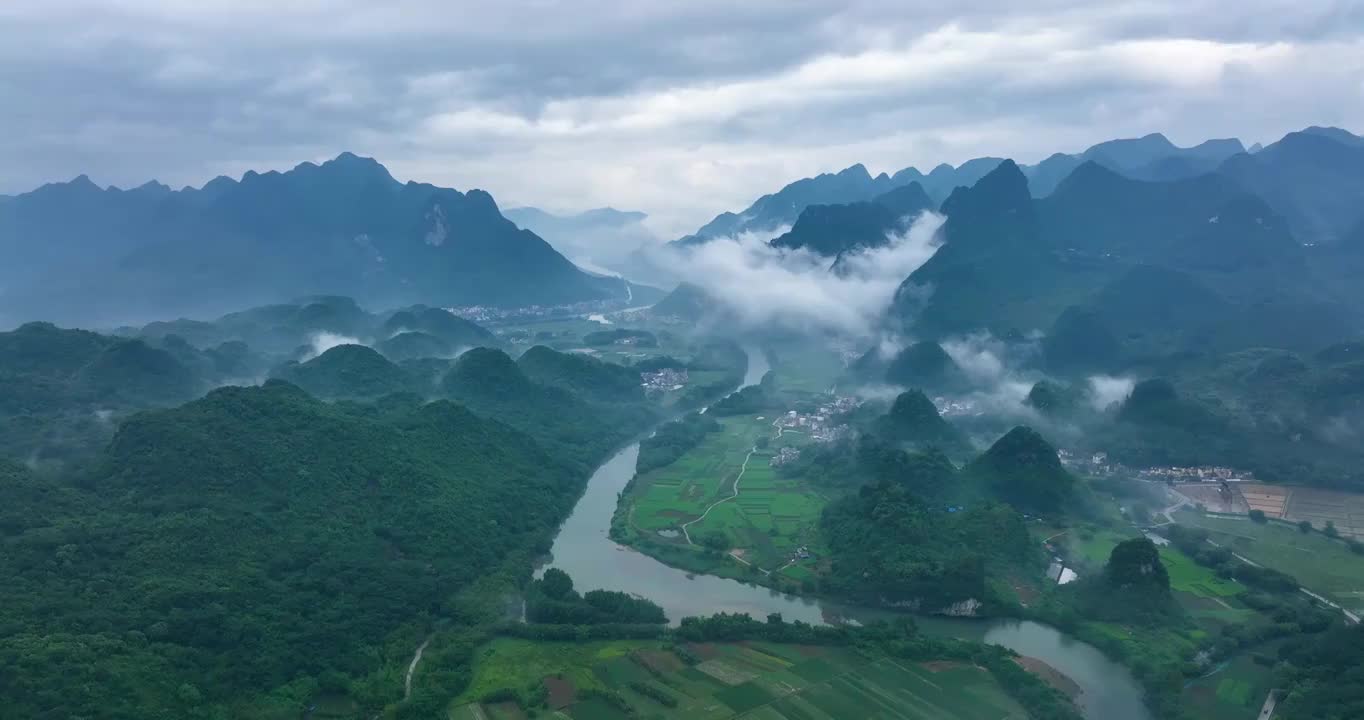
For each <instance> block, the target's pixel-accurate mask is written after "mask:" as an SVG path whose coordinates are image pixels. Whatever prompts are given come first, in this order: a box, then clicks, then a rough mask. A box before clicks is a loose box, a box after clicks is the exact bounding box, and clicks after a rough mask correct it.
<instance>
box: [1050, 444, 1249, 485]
mask: <svg viewBox="0 0 1364 720" xmlns="http://www.w3.org/2000/svg"><path fill="white" fill-rule="evenodd" d="M1056 455H1057V457H1059V458H1060V459H1061V464H1062V465H1065V466H1066V467H1067V468H1069V469H1070V470H1073V471H1075V472H1079V473H1082V474H1085V475H1092V476H1106V475H1122V476H1127V477H1135V478H1140V479H1142V480H1150V481H1155V482H1167V483H1190V482H1205V483H1229V482H1254V481H1255V476H1254V475H1252V474H1251V473H1249V472H1247V471H1244V470H1237V469H1235V468H1229V467H1221V466H1215V465H1200V466H1196V467H1180V466H1177V465H1170V466H1164V467H1149V468H1143V469H1137V468H1130V467H1127V466H1125V465H1122V464H1120V463H1116V462H1113V461H1111V460H1109V459H1108V453H1105V452H1096V453H1076V452H1071V451H1070V450H1064V449H1063V450H1057V451H1056Z"/></svg>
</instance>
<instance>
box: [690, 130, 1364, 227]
mask: <svg viewBox="0 0 1364 720" xmlns="http://www.w3.org/2000/svg"><path fill="white" fill-rule="evenodd" d="M1296 135H1307V136H1311V137H1312V139H1316V140H1322V141H1328V142H1331V143H1334V144H1337V145H1344V146H1346V147H1348V148H1351V149H1352V150H1354V149H1358V148H1361V147H1364V145H1361V143H1364V140H1361V138H1359V137H1358V136H1355V135H1353V134H1352V133H1350V132H1348V131H1346V130H1342V129H1340V128H1317V127H1313V128H1308V129H1306V130H1303V131H1302V132H1301V133H1291V134H1290V135H1289V136H1288V137H1285V138H1284V139H1283V140H1281V141H1279V142H1278V143H1274V144H1272V145H1270V146H1269V147H1270V148H1275V150H1274V152H1271V153H1270V154H1269V155H1267V156H1264V157H1261V156H1259V153H1258V150H1257V151H1256V155H1255V157H1254V159H1253V160H1252V159H1251V155H1250V152H1249V151H1247V149H1246V148H1245V146H1244V145H1243V144H1242V143H1241V141H1240V140H1237V139H1235V138H1228V139H1214V140H1207V141H1204V142H1202V143H1199V144H1198V145H1195V146H1193V147H1187V148H1181V147H1179V146H1176V145H1175V144H1174V143H1172V142H1170V141H1169V139H1167V138H1166V137H1165V136H1164V135H1161V134H1159V133H1152V134H1149V135H1145V136H1143V137H1140V138H1130V139H1117V140H1109V141H1105V142H1102V143H1098V144H1096V145H1094V146H1091V147H1090V148H1088V149H1086V150H1084V151H1083V152H1080V153H1074V154H1067V153H1059V152H1058V153H1056V154H1053V155H1051V156H1050V157H1048V158H1047V159H1045V160H1043V161H1041V162H1039V163H1037V164H1035V165H1020V168H1021V170H1022V172H1023V174H1024V176H1025V177H1027V179H1028V185H1029V190H1030V192H1031V194H1032V195H1033V196H1034V197H1037V198H1041V197H1045V196H1047V195H1050V194H1051V193H1052V192H1053V191H1055V190H1056V188H1057V187H1058V186H1059V185H1060V183H1061V182H1062V181H1063V180H1064V179H1065V178H1066V177H1067V176H1069V175H1070V174H1071V173H1072V172H1073V171H1074V170H1076V169H1077V168H1079V167H1080V166H1081V165H1084V164H1085V163H1087V162H1092V163H1095V164H1098V165H1100V166H1103V167H1105V168H1108V169H1109V170H1112V171H1114V172H1117V173H1119V174H1122V175H1124V176H1127V177H1130V178H1132V179H1136V180H1151V181H1172V180H1182V179H1186V178H1192V177H1195V176H1197V175H1201V174H1206V173H1210V172H1218V173H1222V174H1226V175H1228V176H1230V177H1233V178H1238V179H1239V180H1241V182H1242V184H1243V185H1245V186H1246V188H1247V189H1250V190H1256V185H1257V183H1258V184H1259V185H1260V186H1267V185H1269V184H1271V180H1270V179H1269V176H1271V175H1274V174H1275V171H1274V170H1272V169H1270V168H1274V167H1275V166H1277V165H1280V164H1283V163H1292V162H1293V158H1296V157H1299V156H1300V155H1301V154H1302V153H1303V152H1307V151H1308V149H1306V148H1301V147H1298V146H1299V145H1303V144H1306V142H1305V141H1302V139H1301V138H1295V137H1294V136H1296ZM1285 156H1287V157H1285ZM1347 156H1348V153H1347ZM1002 160H1003V158H999V157H983V158H976V159H974V160H969V161H967V162H965V163H962V164H961V165H959V166H956V167H953V166H952V165H948V164H943V165H939V166H937V167H935V168H934V169H933V170H932V171H930V172H928V173H926V174H925V173H923V172H921V171H919V170H918V169H917V168H913V167H909V168H905V169H903V170H900V171H898V172H896V173H894V174H893V175H890V176H887V175H886V174H885V173H882V174H881V175H878V176H876V177H872V176H871V174H870V173H869V172H868V171H867V169H866V168H865V167H864V166H862V165H861V164H858V165H853V166H852V167H849V168H847V169H845V170H842V171H840V172H838V173H826V174H822V175H819V176H816V177H813V178H805V179H802V180H797V181H795V182H793V183H790V184H788V185H787V186H785V187H783V188H782V189H781V190H780V191H778V192H776V193H773V194H770V195H764V196H762V197H761V198H759V199H758V200H757V201H755V202H754V203H753V204H752V205H750V206H749V207H748V208H747V209H745V210H743V211H742V212H739V213H722V214H720V215H719V216H717V217H716V218H715V219H714V220H712V221H711V222H709V223H707V224H706V225H704V226H702V227H701V228H700V229H698V230H697V231H696V232H695V233H693V234H691V235H688V236H686V237H683V238H680V239H679V240H677V241H675V243H676V244H681V245H688V244H695V243H697V242H703V241H705V240H708V239H711V238H716V237H725V236H731V235H736V234H738V233H744V232H750V233H758V234H763V233H771V232H772V231H774V230H776V229H778V228H781V227H783V226H789V225H793V224H794V223H795V222H796V221H797V219H798V218H799V216H800V214H801V212H802V211H804V209H805V208H806V207H807V206H809V205H817V204H822V205H834V204H846V203H853V202H863V201H868V200H871V199H873V198H874V197H875V196H877V195H880V194H882V193H884V192H886V191H888V190H890V189H893V188H896V187H901V186H904V185H908V184H909V183H911V182H917V183H919V184H920V185H921V186H922V187H923V188H924V190H925V191H926V192H927V194H928V195H929V197H930V198H932V200H933V202H934V204H941V203H942V202H943V201H944V200H946V199H947V197H948V196H949V195H951V194H952V191H953V190H954V189H955V188H957V187H960V186H970V185H974V184H975V183H976V181H978V180H980V179H981V178H982V177H984V176H985V175H986V174H987V173H989V172H990V171H992V170H994V169H995V167H997V166H998V165H999V163H1000V162H1001V161H1002ZM1352 162H1353V161H1350V160H1348V159H1341V160H1340V161H1339V163H1338V164H1337V167H1342V166H1346V165H1350V164H1351V163H1352ZM1357 165H1358V163H1357V162H1353V166H1354V167H1357ZM1304 172H1306V173H1307V174H1308V176H1311V178H1310V179H1311V181H1309V182H1308V183H1307V186H1308V187H1307V188H1305V189H1304V188H1302V187H1301V186H1298V185H1296V184H1295V185H1294V187H1297V190H1296V192H1297V193H1298V195H1297V196H1295V197H1294V198H1293V199H1292V200H1289V199H1285V200H1284V204H1285V206H1286V205H1287V204H1288V203H1291V202H1300V203H1303V204H1305V205H1307V206H1309V207H1315V206H1316V205H1318V204H1319V203H1320V202H1321V201H1319V200H1316V199H1313V198H1311V197H1310V196H1311V195H1312V194H1313V193H1314V192H1315V191H1314V190H1312V189H1311V188H1312V187H1314V186H1319V187H1320V189H1321V190H1322V191H1324V192H1325V193H1326V194H1327V196H1328V197H1342V196H1348V193H1349V192H1353V191H1352V190H1349V189H1348V188H1339V189H1337V188H1332V187H1330V186H1329V181H1328V180H1327V177H1326V172H1327V171H1326V170H1325V168H1318V169H1315V170H1305V171H1304ZM1341 172H1343V173H1344V175H1345V176H1346V177H1347V178H1350V180H1348V182H1356V181H1355V180H1354V179H1353V178H1356V177H1357V171H1350V170H1343V171H1341ZM1258 173H1263V175H1264V177H1263V178H1260V177H1259V176H1258ZM1313 173H1315V175H1313ZM1283 185H1284V187H1283V188H1282V189H1281V190H1279V192H1280V193H1282V194H1290V193H1291V192H1294V191H1292V190H1290V189H1289V187H1288V185H1289V183H1287V182H1284V183H1283ZM1349 187H1353V186H1349ZM1266 199H1267V200H1269V198H1268V197H1267V198H1266ZM1327 202H1329V201H1327ZM1271 205H1274V206H1275V208H1276V209H1277V210H1279V212H1280V213H1281V214H1285V215H1289V214H1291V213H1288V212H1285V209H1284V208H1281V207H1279V206H1278V205H1277V204H1275V202H1274V201H1273V200H1271ZM1321 212H1326V213H1327V214H1330V211H1329V210H1323V211H1321ZM1318 214H1320V212H1315V211H1313V212H1308V213H1307V215H1308V216H1310V217H1315V216H1317V215H1318ZM1352 219H1353V218H1352ZM1309 222H1310V221H1308V220H1306V219H1304V220H1303V222H1302V223H1301V224H1299V223H1298V221H1297V220H1296V219H1295V220H1294V223H1295V230H1296V231H1297V232H1299V233H1300V234H1302V235H1303V237H1304V241H1317V240H1320V239H1323V237H1322V232H1329V233H1338V232H1339V231H1340V229H1341V228H1339V227H1337V226H1334V225H1331V224H1329V223H1327V224H1326V225H1325V229H1323V228H1322V227H1311V226H1309V224H1308V223H1309ZM1309 229H1310V230H1311V232H1308V231H1309ZM1325 237H1335V235H1329V234H1328V235H1326V236H1325Z"/></svg>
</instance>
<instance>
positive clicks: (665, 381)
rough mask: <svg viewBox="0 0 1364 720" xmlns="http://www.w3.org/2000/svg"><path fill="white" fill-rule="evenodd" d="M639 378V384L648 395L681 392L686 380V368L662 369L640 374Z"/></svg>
mask: <svg viewBox="0 0 1364 720" xmlns="http://www.w3.org/2000/svg"><path fill="white" fill-rule="evenodd" d="M639 378H640V381H641V382H640V384H641V385H643V386H644V392H645V393H650V394H652V393H665V392H670V391H672V390H681V389H682V388H683V387H685V386H686V384H687V380H688V376H687V370H686V368H663V369H662V370H659V371H657V372H642V373H640V374H639Z"/></svg>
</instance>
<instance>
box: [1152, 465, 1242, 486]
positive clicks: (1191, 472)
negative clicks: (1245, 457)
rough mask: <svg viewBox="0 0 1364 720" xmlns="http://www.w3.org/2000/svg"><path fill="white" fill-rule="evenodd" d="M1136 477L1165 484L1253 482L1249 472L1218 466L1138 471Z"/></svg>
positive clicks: (1171, 467) (1174, 467)
mask: <svg viewBox="0 0 1364 720" xmlns="http://www.w3.org/2000/svg"><path fill="white" fill-rule="evenodd" d="M1137 475H1139V476H1140V477H1142V478H1143V479H1147V480H1161V481H1165V482H1207V483H1214V482H1223V483H1228V482H1254V481H1255V477H1254V476H1253V475H1251V474H1250V473H1249V472H1245V471H1242V470H1236V469H1234V468H1229V467H1220V466H1207V465H1203V466H1199V467H1177V466H1170V467H1153V468H1146V469H1145V470H1141V471H1138V473H1137Z"/></svg>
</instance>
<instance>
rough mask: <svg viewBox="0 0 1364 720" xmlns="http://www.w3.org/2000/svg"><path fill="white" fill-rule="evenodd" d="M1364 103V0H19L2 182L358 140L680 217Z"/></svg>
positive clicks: (673, 232) (2, 84)
mask: <svg viewBox="0 0 1364 720" xmlns="http://www.w3.org/2000/svg"><path fill="white" fill-rule="evenodd" d="M1308 125H1337V126H1341V127H1345V128H1347V129H1350V130H1352V131H1355V132H1361V131H1364V127H1362V126H1364V0H1343V1H1338V2H1333V1H1331V0H1321V1H1315V2H1314V1H1313V0H1294V1H1292V2H1289V1H1286V0H1268V1H1260V0H1244V1H1242V2H1227V1H1226V0H1218V1H1209V0H1112V1H1111V2H1103V3H1093V2H1079V1H1071V0H1033V2H1029V3H1015V2H1006V1H1004V0H962V1H960V2H955V3H942V2H936V1H935V2H931V3H930V2H919V1H918V0H845V1H844V2H837V3H835V2H824V1H821V2H814V1H811V0H746V1H745V2H742V3H735V2H733V1H732V0H723V1H712V0H688V2H674V1H672V0H668V1H656V0H628V1H626V0H618V1H617V2H603V1H601V0H580V1H578V2H571V3H570V2H552V1H550V0H533V1H528V2H516V1H513V0H509V1H505V2H500V3H487V2H466V1H464V0H388V1H387V2H374V0H287V1H281V0H195V1H194V2H183V1H181V0H4V1H3V2H0V193H17V192H23V191H26V190H29V189H32V188H34V187H36V186H38V185H41V184H42V183H44V182H50V181H57V180H66V179H70V178H72V177H74V176H76V175H79V174H88V175H89V176H90V177H91V178H92V179H93V180H94V181H95V182H97V183H100V184H105V185H107V184H115V185H119V186H121V187H129V186H135V185H138V184H141V183H142V182H145V181H147V180H149V179H153V178H155V179H157V180H160V181H162V182H165V183H167V184H170V185H172V186H176V187H179V186H183V185H186V184H192V185H200V184H202V183H203V182H205V181H206V180H208V179H211V178H212V177H214V176H216V175H220V174H226V175H231V176H240V175H241V173H242V172H244V171H246V170H248V169H256V170H267V169H287V168H289V167H292V166H294V165H296V164H297V163H299V162H303V161H319V160H323V159H326V158H329V157H333V156H335V155H337V154H338V153H340V152H342V151H352V152H355V153H357V154H361V155H368V156H372V157H375V158H377V159H378V160H379V161H380V162H382V163H384V164H385V165H386V166H388V168H389V169H390V171H391V172H392V173H393V174H394V176H395V177H398V178H399V179H402V180H409V179H411V180H420V181H424V182H432V183H436V184H440V185H445V186H449V187H455V188H458V189H461V190H465V189H469V188H473V187H478V188H483V189H486V190H488V191H489V192H491V193H492V194H493V195H494V197H496V198H497V199H498V202H499V203H500V204H501V205H502V206H504V207H512V206H518V205H535V206H539V207H542V208H545V209H548V210H552V211H560V212H563V211H576V210H582V209H587V208H591V207H598V206H605V205H610V206H614V207H617V208H621V209H629V210H643V211H645V212H648V213H649V214H650V220H649V222H650V223H651V224H652V227H653V229H655V231H656V232H658V233H659V234H660V236H661V237H665V238H670V237H676V236H678V235H681V234H684V233H686V232H690V231H692V230H694V229H695V228H696V227H698V226H699V225H701V224H702V223H704V222H705V221H706V220H708V219H709V218H710V217H712V216H714V215H715V214H716V213H718V212H720V211H722V210H740V209H742V208H744V207H745V206H747V205H748V204H749V203H750V202H751V201H752V200H753V199H755V198H756V197H757V196H758V195H760V194H762V193H765V192H771V191H774V190H776V189H778V188H780V187H781V186H782V185H784V184H785V183H787V182H789V181H791V180H794V179H797V178H800V177H804V176H809V175H813V174H816V173H818V172H824V171H836V170H838V169H841V168H843V167H846V166H848V165H851V164H853V163H857V162H861V163H863V164H865V165H866V166H867V167H868V168H869V169H870V170H871V171H872V172H874V173H875V172H881V171H886V172H894V171H895V170H898V169H900V168H903V167H906V166H909V165H914V166H917V167H919V168H921V169H923V170H928V169H930V168H931V167H933V166H934V165H937V164H938V163H941V162H949V163H953V164H956V163H960V162H962V161H964V160H966V159H969V158H972V157H978V156H983V155H995V156H1004V157H1013V158H1015V159H1017V160H1019V161H1021V162H1035V161H1037V160H1040V159H1042V158H1044V157H1046V156H1047V155H1049V154H1051V153H1052V152H1056V151H1065V152H1075V151H1079V150H1083V149H1084V148H1085V147H1087V146H1088V145H1090V144H1093V143H1095V142H1098V141H1101V140H1105V139H1110V138H1115V137H1135V136H1140V135H1144V134H1146V133H1149V132H1163V133H1165V134H1166V135H1167V136H1168V137H1170V138H1171V139H1172V140H1173V141H1175V142H1176V143H1177V144H1181V145H1190V144H1194V143H1197V142H1200V141H1202V140H1204V139H1207V138H1211V137H1240V138H1242V139H1243V140H1244V141H1245V142H1246V143H1247V144H1250V143H1252V142H1256V141H1260V142H1266V143H1267V142H1271V141H1273V140H1275V139H1277V138H1278V137H1281V136H1282V135H1283V134H1284V133H1285V132H1288V131H1291V130H1294V129H1300V128H1302V127H1305V126H1308Z"/></svg>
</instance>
